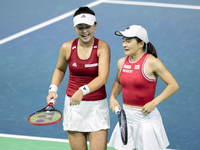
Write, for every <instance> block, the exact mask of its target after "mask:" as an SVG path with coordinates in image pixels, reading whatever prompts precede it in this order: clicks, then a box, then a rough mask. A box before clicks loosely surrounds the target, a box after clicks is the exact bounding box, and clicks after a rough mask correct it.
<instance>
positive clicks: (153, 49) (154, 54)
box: [134, 37, 157, 58]
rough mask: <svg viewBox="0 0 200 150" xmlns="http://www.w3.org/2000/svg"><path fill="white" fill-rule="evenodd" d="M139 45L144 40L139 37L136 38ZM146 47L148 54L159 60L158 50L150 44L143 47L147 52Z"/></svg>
mask: <svg viewBox="0 0 200 150" xmlns="http://www.w3.org/2000/svg"><path fill="white" fill-rule="evenodd" d="M134 38H135V39H136V40H137V42H138V43H140V42H142V40H141V39H140V38H138V37H134ZM146 46H147V53H149V54H152V55H153V56H154V57H156V58H157V52H156V49H155V47H154V46H153V45H152V44H151V43H150V42H149V43H147V44H145V43H144V46H143V50H144V51H145V49H146Z"/></svg>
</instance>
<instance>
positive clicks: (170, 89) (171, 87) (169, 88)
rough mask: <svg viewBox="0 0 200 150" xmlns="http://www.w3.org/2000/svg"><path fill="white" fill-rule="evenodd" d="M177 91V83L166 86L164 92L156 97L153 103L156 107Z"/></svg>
mask: <svg viewBox="0 0 200 150" xmlns="http://www.w3.org/2000/svg"><path fill="white" fill-rule="evenodd" d="M178 90H179V85H178V83H174V84H172V85H167V87H166V88H165V89H164V91H163V92H162V93H161V94H160V95H159V96H157V97H156V98H155V99H154V100H153V101H154V102H155V104H156V105H158V104H159V103H161V102H163V101H164V100H166V99H168V98H169V97H171V96H172V95H173V94H174V93H175V92H176V91H178Z"/></svg>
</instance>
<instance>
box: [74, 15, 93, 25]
mask: <svg viewBox="0 0 200 150" xmlns="http://www.w3.org/2000/svg"><path fill="white" fill-rule="evenodd" d="M95 21H96V17H95V16H94V15H91V14H80V15H77V16H75V17H74V19H73V22H74V27H75V26H76V25H78V24H81V23H84V24H88V25H90V26H92V25H93V24H94V22H95Z"/></svg>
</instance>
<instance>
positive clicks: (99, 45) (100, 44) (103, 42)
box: [98, 39, 109, 48]
mask: <svg viewBox="0 0 200 150" xmlns="http://www.w3.org/2000/svg"><path fill="white" fill-rule="evenodd" d="M98 47H99V48H109V45H108V43H107V42H105V41H103V40H100V39H99V43H98Z"/></svg>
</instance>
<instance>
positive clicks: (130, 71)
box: [122, 69, 133, 73]
mask: <svg viewBox="0 0 200 150" xmlns="http://www.w3.org/2000/svg"><path fill="white" fill-rule="evenodd" d="M122 72H126V73H132V72H133V70H127V69H123V70H122Z"/></svg>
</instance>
